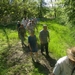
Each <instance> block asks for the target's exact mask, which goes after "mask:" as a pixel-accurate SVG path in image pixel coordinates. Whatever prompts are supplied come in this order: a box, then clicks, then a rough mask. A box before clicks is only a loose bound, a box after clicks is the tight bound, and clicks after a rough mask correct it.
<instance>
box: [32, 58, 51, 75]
mask: <svg viewBox="0 0 75 75" xmlns="http://www.w3.org/2000/svg"><path fill="white" fill-rule="evenodd" d="M32 61H33V65H34V67H35V68H37V69H38V72H39V73H40V74H43V75H48V74H50V71H49V69H48V68H47V67H46V66H45V65H42V64H41V63H40V62H35V61H34V60H33V59H32Z"/></svg>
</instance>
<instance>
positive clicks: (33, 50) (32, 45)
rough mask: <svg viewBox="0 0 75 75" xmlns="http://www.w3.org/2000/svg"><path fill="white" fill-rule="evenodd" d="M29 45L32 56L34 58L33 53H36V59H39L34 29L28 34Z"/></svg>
mask: <svg viewBox="0 0 75 75" xmlns="http://www.w3.org/2000/svg"><path fill="white" fill-rule="evenodd" d="M28 46H29V50H30V54H31V57H32V58H33V53H35V56H36V60H37V59H38V48H37V38H36V36H35V35H34V31H31V32H30V35H29V36H28Z"/></svg>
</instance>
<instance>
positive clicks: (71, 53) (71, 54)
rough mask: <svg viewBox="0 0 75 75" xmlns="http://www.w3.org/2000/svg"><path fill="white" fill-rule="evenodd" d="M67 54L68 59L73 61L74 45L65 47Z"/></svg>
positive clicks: (74, 55) (74, 59)
mask: <svg viewBox="0 0 75 75" xmlns="http://www.w3.org/2000/svg"><path fill="white" fill-rule="evenodd" d="M67 56H68V58H69V59H70V60H72V61H74V62H75V47H72V48H70V49H67Z"/></svg>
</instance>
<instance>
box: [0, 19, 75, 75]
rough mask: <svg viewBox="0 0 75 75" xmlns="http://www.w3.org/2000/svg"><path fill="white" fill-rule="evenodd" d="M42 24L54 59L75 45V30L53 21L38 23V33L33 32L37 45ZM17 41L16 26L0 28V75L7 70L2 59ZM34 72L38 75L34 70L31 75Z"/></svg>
mask: <svg viewBox="0 0 75 75" xmlns="http://www.w3.org/2000/svg"><path fill="white" fill-rule="evenodd" d="M43 24H47V26H48V30H49V33H50V42H49V52H50V54H51V56H52V57H53V58H55V59H59V58H60V57H62V56H64V55H66V49H67V48H70V47H72V46H74V45H75V42H74V40H75V28H70V27H69V26H68V25H66V26H64V25H60V24H58V23H57V22H56V21H54V20H46V21H40V22H39V23H38V25H37V26H38V32H37V31H36V32H35V34H36V36H37V38H38V43H39V44H40V42H39V32H40V30H41V29H42V26H43ZM27 35H28V33H27ZM19 41H20V40H19V39H18V34H17V30H16V24H15V25H9V26H6V27H4V26H0V75H2V74H3V75H5V72H6V71H7V70H9V69H7V68H8V66H7V65H6V60H5V59H4V57H5V56H6V54H7V53H8V50H9V48H10V47H11V46H12V45H13V44H14V45H15V44H16V43H18V42H19ZM18 67H19V66H18ZM15 69H17V68H15ZM36 72H37V75H40V74H39V73H38V70H37V69H36V68H35V69H34V70H33V72H32V74H33V75H35V73H36ZM41 75H43V74H41Z"/></svg>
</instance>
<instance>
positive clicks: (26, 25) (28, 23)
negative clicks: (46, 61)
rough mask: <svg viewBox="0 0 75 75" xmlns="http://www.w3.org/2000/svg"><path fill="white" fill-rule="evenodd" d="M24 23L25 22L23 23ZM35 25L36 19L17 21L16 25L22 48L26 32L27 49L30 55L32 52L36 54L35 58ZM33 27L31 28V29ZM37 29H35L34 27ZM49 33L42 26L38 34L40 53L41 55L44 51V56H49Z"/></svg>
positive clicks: (45, 26) (36, 49)
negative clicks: (27, 34)
mask: <svg viewBox="0 0 75 75" xmlns="http://www.w3.org/2000/svg"><path fill="white" fill-rule="evenodd" d="M24 21H25V22H24ZM36 24H37V20H36V18H34V19H31V20H28V18H27V19H26V20H25V19H24V18H23V19H22V21H21V22H20V21H18V23H17V30H18V36H19V38H20V39H21V43H22V46H23V47H24V46H26V45H25V44H24V39H25V38H24V37H25V35H26V31H28V30H29V31H28V33H29V36H28V47H29V50H30V52H31V55H32V53H33V52H35V53H36V56H38V44H37V37H36V35H35V27H36ZM32 26H33V27H32ZM36 28H37V27H36ZM49 39H50V38H49V31H48V30H47V25H43V29H42V30H41V31H40V32H39V40H40V45H41V53H42V54H43V52H44V49H45V51H46V55H47V56H49V51H48V42H49Z"/></svg>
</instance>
